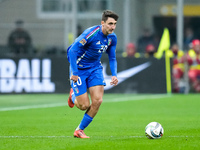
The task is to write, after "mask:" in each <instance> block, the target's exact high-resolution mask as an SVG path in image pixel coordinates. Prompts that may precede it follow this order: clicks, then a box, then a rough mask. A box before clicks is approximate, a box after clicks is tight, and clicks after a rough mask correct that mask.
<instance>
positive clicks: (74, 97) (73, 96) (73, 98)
mask: <svg viewBox="0 0 200 150" xmlns="http://www.w3.org/2000/svg"><path fill="white" fill-rule="evenodd" d="M75 99H76V96H75V94H74V93H72V102H73V103H75Z"/></svg>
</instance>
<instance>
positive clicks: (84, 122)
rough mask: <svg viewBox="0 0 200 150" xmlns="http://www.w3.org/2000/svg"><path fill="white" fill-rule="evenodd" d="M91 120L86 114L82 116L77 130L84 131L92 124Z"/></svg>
mask: <svg viewBox="0 0 200 150" xmlns="http://www.w3.org/2000/svg"><path fill="white" fill-rule="evenodd" d="M92 120H93V118H92V117H90V116H89V115H88V114H86V113H85V114H84V116H83V119H82V121H81V123H80V125H79V128H80V129H81V130H84V129H85V128H86V127H87V126H88V125H89V124H90V123H91V122H92Z"/></svg>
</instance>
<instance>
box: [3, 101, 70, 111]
mask: <svg viewBox="0 0 200 150" xmlns="http://www.w3.org/2000/svg"><path fill="white" fill-rule="evenodd" d="M60 106H67V103H53V104H40V105H30V106H17V107H5V108H0V111H12V110H25V109H34V108H50V107H60Z"/></svg>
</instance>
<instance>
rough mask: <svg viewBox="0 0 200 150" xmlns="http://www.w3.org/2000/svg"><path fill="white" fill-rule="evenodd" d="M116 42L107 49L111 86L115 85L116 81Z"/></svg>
mask: <svg viewBox="0 0 200 150" xmlns="http://www.w3.org/2000/svg"><path fill="white" fill-rule="evenodd" d="M115 51H116V42H115V41H113V43H112V45H111V46H110V47H109V48H108V50H107V53H108V58H109V64H110V70H111V73H112V78H111V82H110V84H111V85H117V83H118V79H117V60H116V53H115Z"/></svg>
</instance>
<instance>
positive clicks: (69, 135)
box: [0, 94, 200, 150]
mask: <svg viewBox="0 0 200 150" xmlns="http://www.w3.org/2000/svg"><path fill="white" fill-rule="evenodd" d="M67 98H68V94H35V95H34V94H26V95H1V96H0V150H71V149H72V150H73V149H74V150H78V149H80V150H112V149H114V150H129V149H131V150H137V149H139V150H140V149H141V150H144V149H147V150H155V149H159V150H161V149H162V150H165V149H166V150H182V149H186V150H187V149H188V150H193V149H194V150H196V149H199V148H200V142H199V141H200V110H199V106H200V95H199V94H188V95H180V94H177V95H175V94H172V95H165V94H161V95H152V94H143V95H142V94H141V95H135V94H105V95H104V98H103V101H104V102H103V103H102V105H101V108H100V110H99V112H98V114H97V116H96V117H95V118H94V120H93V122H92V123H91V124H90V125H89V126H88V127H87V128H86V129H85V133H86V135H88V136H90V139H77V138H74V137H73V132H74V130H75V128H76V127H77V125H78V124H79V123H80V121H81V119H82V116H83V114H84V112H83V111H80V110H78V109H77V108H75V107H74V108H69V107H68V106H67ZM152 121H157V122H159V123H161V124H162V126H163V128H164V135H163V137H162V138H161V139H154V140H152V139H147V138H146V136H145V133H144V129H145V126H146V125H147V124H148V123H149V122H152Z"/></svg>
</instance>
